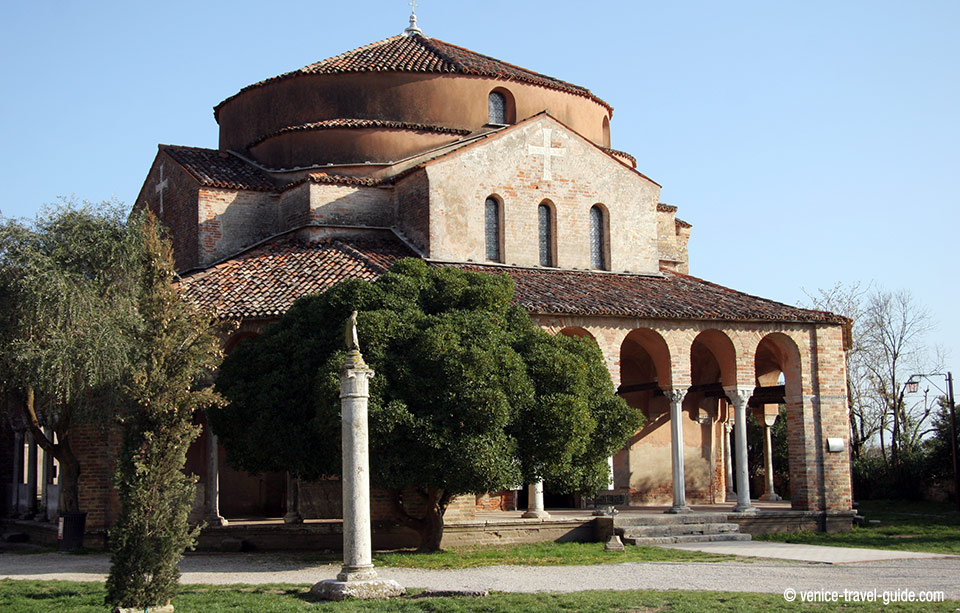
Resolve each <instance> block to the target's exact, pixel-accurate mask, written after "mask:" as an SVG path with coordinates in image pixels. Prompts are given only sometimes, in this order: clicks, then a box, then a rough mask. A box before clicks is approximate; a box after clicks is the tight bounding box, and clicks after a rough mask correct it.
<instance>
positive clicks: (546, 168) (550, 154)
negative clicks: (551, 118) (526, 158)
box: [527, 128, 567, 181]
mask: <svg viewBox="0 0 960 613" xmlns="http://www.w3.org/2000/svg"><path fill="white" fill-rule="evenodd" d="M552 135H553V129H552V128H544V129H543V146H542V147H541V146H539V145H527V153H529V154H530V155H542V156H543V180H544V181H553V164H552V160H553V158H555V157H559V158H562V157H564V156H565V155H566V154H567V150H566V149H563V148H560V147H557V148H554V147H552V146H551V136H552Z"/></svg>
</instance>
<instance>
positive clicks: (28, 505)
mask: <svg viewBox="0 0 960 613" xmlns="http://www.w3.org/2000/svg"><path fill="white" fill-rule="evenodd" d="M27 442H28V446H27V499H26V501H25V505H24V507H23V518H24V519H34V518H36V515H37V460H38V453H37V441H36V439H34V438H33V432H30V431H27Z"/></svg>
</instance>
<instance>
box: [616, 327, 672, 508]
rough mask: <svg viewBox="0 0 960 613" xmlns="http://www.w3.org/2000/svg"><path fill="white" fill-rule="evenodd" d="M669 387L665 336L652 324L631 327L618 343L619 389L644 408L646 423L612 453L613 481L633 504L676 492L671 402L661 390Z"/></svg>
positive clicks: (666, 497) (657, 501) (659, 500)
mask: <svg viewBox="0 0 960 613" xmlns="http://www.w3.org/2000/svg"><path fill="white" fill-rule="evenodd" d="M671 386H672V374H671V362H670V349H669V347H668V346H667V343H666V341H665V340H664V339H663V337H662V336H660V334H658V333H657V332H655V331H653V330H650V329H648V328H639V329H636V330H632V331H631V332H630V333H629V334H627V336H626V338H624V339H623V342H622V343H621V344H620V387H619V388H618V389H617V394H619V395H620V397H621V398H623V399H624V400H625V401H626V402H627V404H629V405H630V406H631V407H634V408H638V409H640V410H641V411H643V414H644V416H645V417H646V423H644V425H643V427H642V428H641V429H640V431H639V432H637V433H636V434H635V435H634V436H633V437H632V438H631V439H630V441H629V442H628V443H627V445H626V447H625V448H624V449H622V450H621V451H620V452H618V453H617V454H616V455H615V456H614V458H613V478H614V486H615V487H616V488H617V489H618V490H621V491H623V489H627V491H629V500H630V503H631V504H664V503H669V501H670V499H671V497H672V491H673V490H672V467H671V455H670V405H669V402H668V401H667V398H666V397H665V396H664V393H663V390H664V389H670V388H671Z"/></svg>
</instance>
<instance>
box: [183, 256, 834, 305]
mask: <svg viewBox="0 0 960 613" xmlns="http://www.w3.org/2000/svg"><path fill="white" fill-rule="evenodd" d="M411 256H415V254H414V253H413V252H412V251H411V250H410V249H409V248H407V247H406V246H405V245H404V244H403V243H402V242H400V241H399V240H397V239H396V238H390V239H369V238H367V239H360V238H357V239H325V240H320V241H314V242H308V241H304V240H299V239H296V238H280V239H277V240H275V241H272V242H270V243H267V244H265V245H263V246H261V247H257V248H255V249H252V250H250V251H248V252H246V253H244V254H242V255H240V256H238V257H237V258H234V259H232V260H228V261H226V262H223V263H221V264H218V265H216V266H213V267H212V268H209V269H207V270H205V271H202V272H198V273H194V274H192V275H189V276H187V277H184V279H183V280H182V281H181V287H182V289H183V291H184V293H185V295H186V296H187V298H189V299H190V300H192V301H194V302H196V303H198V304H200V305H202V306H206V307H210V308H213V309H214V310H215V311H216V312H217V314H219V315H220V316H221V317H229V318H269V317H278V316H280V315H282V314H283V313H285V312H286V311H287V309H289V308H290V306H291V305H292V304H293V303H294V301H295V300H296V299H297V298H300V297H301V296H304V295H307V294H313V293H317V292H322V291H324V290H326V289H328V288H330V287H331V286H333V285H334V284H335V283H337V282H338V281H341V280H343V279H348V278H359V279H367V280H373V279H375V278H377V277H379V276H380V275H381V274H382V273H383V272H384V271H385V270H386V269H387V268H388V267H389V266H390V264H392V263H393V262H394V261H396V260H397V259H399V258H402V257H411ZM436 265H441V266H455V267H457V268H461V269H464V270H472V271H475V272H482V273H490V274H504V273H505V274H508V275H510V277H511V278H512V279H513V281H514V284H515V287H516V294H515V300H516V302H517V303H519V304H520V305H522V306H523V307H524V308H526V309H527V310H528V311H531V312H534V313H545V314H567V315H599V316H615V317H638V318H643V319H673V320H677V319H692V320H717V321H790V322H812V323H836V324H843V323H845V321H846V320H844V319H843V318H842V317H839V316H837V315H833V314H832V313H826V312H823V311H811V310H807V309H800V308H797V307H792V306H789V305H786V304H781V303H779V302H774V301H772V300H766V299H764V298H757V297H756V296H750V295H748V294H744V293H742V292H737V291H734V290H732V289H728V288H726V287H722V286H720V285H715V284H713V283H709V282H707V281H703V280H702V279H697V278H695V277H690V276H686V275H680V274H673V273H666V274H665V275H664V276H662V277H655V276H641V275H628V274H614V273H600V272H589V271H578V270H556V269H536V268H517V267H510V266H486V265H479V264H439V263H438V264H436Z"/></svg>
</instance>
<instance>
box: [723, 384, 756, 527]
mask: <svg viewBox="0 0 960 613" xmlns="http://www.w3.org/2000/svg"><path fill="white" fill-rule="evenodd" d="M724 391H725V392H726V394H727V399H728V400H730V402H732V403H733V409H734V424H733V430H734V436H735V437H736V441H737V449H736V452H737V474H736V478H737V505H736V506H735V507H733V510H734V512H735V513H750V512H753V511H756V507H754V506H753V505H752V504H751V503H750V473H749V465H748V462H749V460H748V458H747V402H748V401H749V400H750V396H752V395H753V389H752V388H750V387H746V386H744V387H740V386H736V387H725V388H724Z"/></svg>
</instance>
